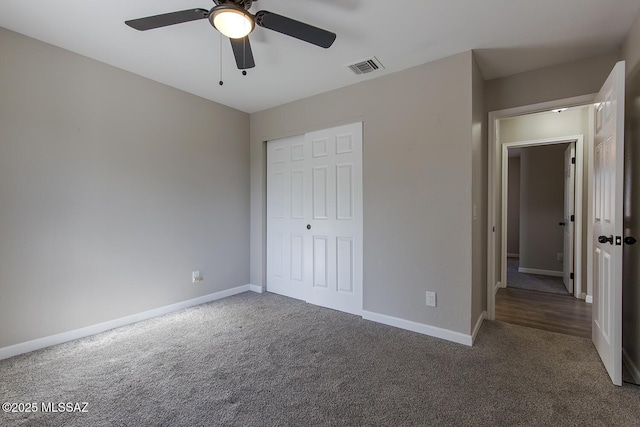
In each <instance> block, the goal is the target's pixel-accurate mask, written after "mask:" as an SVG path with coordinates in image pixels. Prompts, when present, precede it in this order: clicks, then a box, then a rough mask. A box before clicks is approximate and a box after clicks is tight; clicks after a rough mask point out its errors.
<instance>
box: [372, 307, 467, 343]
mask: <svg viewBox="0 0 640 427" xmlns="http://www.w3.org/2000/svg"><path fill="white" fill-rule="evenodd" d="M362 318H363V319H364V320H370V321H372V322H376V323H382V324H384V325H389V326H394V327H396V328H400V329H405V330H407V331H411V332H417V333H419V334H423V335H428V336H430V337H434V338H440V339H443V340H447V341H452V342H455V343H458V344H464V345H468V346H471V345H473V337H472V336H471V335H465V334H462V333H460V332H455V331H450V330H448V329H443V328H438V327H436V326H430V325H425V324H424V323H418V322H413V321H411V320H405V319H400V318H398V317H393V316H387V315H386V314H379V313H373V312H371V311H365V310H363V311H362Z"/></svg>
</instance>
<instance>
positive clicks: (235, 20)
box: [213, 8, 254, 39]
mask: <svg viewBox="0 0 640 427" xmlns="http://www.w3.org/2000/svg"><path fill="white" fill-rule="evenodd" d="M213 26H214V27H215V28H216V29H217V30H218V31H220V32H221V33H222V34H224V35H225V36H227V37H229V38H230V39H241V38H243V37H244V36H246V35H247V34H249V33H250V32H251V31H253V26H254V22H253V19H252V18H251V15H249V14H247V13H244V12H243V11H241V10H238V9H232V8H224V9H220V10H216V11H214V12H213Z"/></svg>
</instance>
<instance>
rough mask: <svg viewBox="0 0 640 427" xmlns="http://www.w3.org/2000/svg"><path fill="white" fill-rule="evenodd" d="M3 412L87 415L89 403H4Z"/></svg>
mask: <svg viewBox="0 0 640 427" xmlns="http://www.w3.org/2000/svg"><path fill="white" fill-rule="evenodd" d="M2 411H3V412H7V413H20V414H24V413H36V412H44V413H51V414H57V413H74V412H76V413H83V412H84V413H87V412H89V402H4V403H3V404H2Z"/></svg>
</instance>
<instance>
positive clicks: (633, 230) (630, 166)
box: [622, 17, 640, 381]
mask: <svg viewBox="0 0 640 427" xmlns="http://www.w3.org/2000/svg"><path fill="white" fill-rule="evenodd" d="M622 56H623V59H625V60H626V61H627V63H626V71H627V82H626V88H627V91H626V115H625V117H626V120H625V121H626V123H625V190H624V191H625V204H624V228H625V230H624V231H625V235H630V236H634V237H635V238H636V239H638V240H640V145H639V144H640V17H638V19H637V20H636V23H635V24H634V27H633V29H632V30H631V32H630V33H629V36H628V38H627V40H626V42H625V44H624V46H623V48H622ZM623 254H624V260H623V277H622V304H623V306H622V312H623V316H622V332H623V339H622V346H623V348H624V353H625V360H626V362H627V364H628V365H630V366H629V367H630V368H631V369H632V370H633V374H634V376H635V380H636V381H640V338H639V337H640V243H636V244H635V245H633V246H629V245H625V246H624V247H623Z"/></svg>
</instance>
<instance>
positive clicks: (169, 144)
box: [0, 29, 249, 348]
mask: <svg viewBox="0 0 640 427" xmlns="http://www.w3.org/2000/svg"><path fill="white" fill-rule="evenodd" d="M0 50H1V51H2V65H1V66H0V236H2V237H1V238H0V263H1V264H0V348H1V347H5V346H9V345H12V344H17V343H21V342H25V341H27V340H32V339H36V338H40V337H44V336H48V335H52V334H56V333H61V332H65V331H69V330H73V329H77V328H81V327H85V326H88V325H93V324H97V323H100V322H104V321H108V320H112V319H116V318H120V317H123V316H127V315H131V314H135V313H139V312H142V311H145V310H149V309H153V308H157V307H161V306H165V305H168V304H172V303H176V302H180V301H184V300H188V299H191V298H195V297H198V296H203V295H207V294H210V293H213V292H216V291H220V290H224V289H228V288H232V287H235V286H239V285H245V284H247V283H248V280H249V277H248V265H249V264H248V263H249V232H248V224H249V197H248V195H249V173H248V170H249V116H248V115H247V114H245V113H241V112H239V111H236V110H233V109H230V108H228V107H224V106H221V105H219V104H215V103H212V102H210V101H206V100H204V99H201V98H198V97H195V96H193V95H189V94H186V93H184V92H181V91H178V90H176V89H172V88H169V87H167V86H163V85H161V84H158V83H155V82H152V81H150V80H147V79H144V78H142V77H138V76H135V75H133V74H130V73H128V72H124V71H122V70H119V69H116V68H113V67H110V66H107V65H105V64H102V63H99V62H96V61H93V60H91V59H87V58H85V57H81V56H78V55H76V54H73V53H70V52H68V51H65V50H62V49H59V48H56V47H53V46H50V45H47V44H44V43H42V42H39V41H36V40H33V39H30V38H27V37H24V36H21V35H18V34H16V33H13V32H10V31H8V30H4V29H0ZM194 269H199V270H200V272H201V273H202V274H203V275H204V281H203V282H202V283H200V284H198V285H193V284H192V283H191V271H192V270H194Z"/></svg>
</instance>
